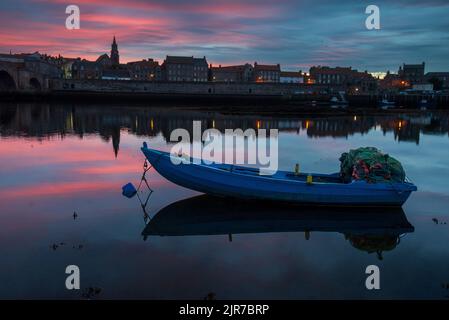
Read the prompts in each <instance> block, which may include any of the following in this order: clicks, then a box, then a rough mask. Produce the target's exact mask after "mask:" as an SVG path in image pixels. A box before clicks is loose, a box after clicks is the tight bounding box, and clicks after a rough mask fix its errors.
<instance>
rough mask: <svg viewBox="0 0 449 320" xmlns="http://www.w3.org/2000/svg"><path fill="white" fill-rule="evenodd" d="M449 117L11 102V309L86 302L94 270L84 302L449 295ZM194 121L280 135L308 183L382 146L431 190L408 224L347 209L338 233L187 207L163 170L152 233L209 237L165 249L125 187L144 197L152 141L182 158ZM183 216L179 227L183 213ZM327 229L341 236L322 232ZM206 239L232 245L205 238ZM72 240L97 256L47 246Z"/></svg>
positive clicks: (1, 181)
mask: <svg viewBox="0 0 449 320" xmlns="http://www.w3.org/2000/svg"><path fill="white" fill-rule="evenodd" d="M448 117H449V116H448V115H447V114H436V113H427V114H389V113H384V114H383V115H382V114H374V113H373V114H370V115H363V114H356V115H354V114H353V115H346V116H341V115H338V116H327V117H326V116H324V115H323V116H321V115H320V116H318V115H317V116H314V117H313V116H311V115H308V116H295V117H292V116H291V117H287V116H285V117H284V116H276V115H274V116H272V117H268V116H260V115H255V114H253V115H234V114H225V113H219V112H216V111H214V112H212V111H204V110H203V111H194V110H183V109H180V108H173V107H172V108H142V107H131V106H120V107H112V106H111V107H109V106H94V105H85V106H83V105H75V106H72V105H48V104H42V105H33V104H19V105H16V104H9V105H5V104H2V105H1V106H0V207H1V209H0V219H1V225H0V253H1V255H2V257H6V258H5V259H3V260H2V263H0V283H2V284H3V286H1V287H0V297H1V298H7V299H10V298H27V299H29V298H67V299H68V298H74V299H79V298H80V295H81V293H80V292H78V293H76V292H73V291H69V290H66V289H65V286H64V281H65V276H66V275H65V273H64V270H65V268H66V266H67V265H68V264H77V265H79V266H80V268H81V271H82V272H81V273H82V279H83V280H82V286H83V288H82V289H87V290H88V291H87V292H89V290H90V289H89V288H88V286H93V287H94V288H95V287H96V288H102V292H101V297H102V298H106V299H110V298H126V299H129V298H154V299H173V298H184V299H198V298H202V297H204V296H205V295H206V294H207V293H208V292H211V291H213V292H216V293H217V298H218V299H238V298H242V299H243V298H244V299H277V298H279V299H282V298H284V299H298V298H301V299H308V298H327V299H335V298H338V299H341V298H349V299H365V298H366V299H373V298H400V299H404V298H441V297H446V296H447V290H446V289H442V283H447V282H448V281H449V273H448V270H449V251H448V248H447V243H448V242H449V232H448V230H449V229H448V228H449V216H448V211H447V208H448V207H449V192H448V188H447V177H449V166H448V161H447V159H448V158H449V139H448V135H447V133H448ZM192 120H201V121H202V123H203V128H206V127H207V126H212V127H214V126H215V127H216V128H218V129H223V128H230V127H232V128H235V127H240V128H242V129H244V128H257V127H260V128H272V127H273V128H276V127H277V128H279V130H280V131H281V134H280V135H279V154H280V155H281V157H280V159H279V160H280V169H282V170H294V164H295V163H298V162H299V163H300V164H301V170H302V171H304V172H306V171H307V170H310V171H317V172H335V171H338V167H339V162H338V157H339V156H340V154H341V153H342V152H344V151H347V150H348V149H351V148H356V147H360V146H366V145H369V146H376V147H379V148H380V149H382V150H384V151H385V152H387V153H389V154H392V155H394V156H395V157H397V158H398V159H400V160H401V162H402V163H403V165H404V167H405V168H406V171H407V175H408V176H409V177H410V178H412V180H413V181H414V182H415V183H416V184H417V185H418V186H419V192H416V193H414V194H413V195H412V196H411V197H410V199H409V200H408V202H407V203H406V204H405V206H404V211H405V212H406V214H407V217H406V218H405V217H404V214H403V212H399V213H396V214H392V215H388V216H385V217H382V218H380V215H378V214H376V213H375V212H373V213H372V214H371V216H375V217H373V218H372V219H371V218H369V217H370V214H365V213H364V215H363V216H362V215H357V214H355V213H354V214H352V215H349V217H348V213H347V212H341V213H338V214H337V215H338V216H340V215H341V216H346V217H348V218H347V219H346V220H343V221H340V220H341V219H340V217H339V218H336V215H331V214H330V213H325V212H324V213H319V212H317V213H318V215H317V214H315V211H317V210H315V209H314V210H311V211H304V210H303V211H302V212H299V213H298V212H294V213H289V212H290V209H285V208H278V207H275V208H272V209H270V208H269V207H266V208H265V204H264V205H254V204H252V205H251V206H250V207H249V208H248V207H247V206H246V205H243V208H241V207H240V206H241V205H240V204H234V203H233V202H231V203H227V204H222V203H221V202H220V203H219V204H218V205H217V204H216V203H215V204H214V205H212V204H211V206H212V208H211V210H207V207H208V206H207V205H206V204H204V202H200V203H198V204H195V203H194V204H193V205H188V203H190V201H189V202H188V203H187V204H185V202H181V205H182V206H181V205H179V204H176V203H177V201H180V200H181V199H187V198H190V197H192V196H196V195H198V193H195V192H193V191H191V190H188V189H185V188H182V187H179V186H176V185H174V184H172V183H170V182H169V181H167V180H165V179H163V178H162V177H161V176H160V175H159V174H157V172H155V171H154V170H149V171H148V174H147V177H148V181H149V184H150V186H151V187H152V188H153V189H154V190H155V192H154V194H153V196H152V199H150V203H149V211H148V213H149V214H150V216H151V217H152V218H153V220H151V222H150V224H149V225H148V228H153V227H150V226H156V227H159V228H160V229H159V231H160V233H161V234H162V233H163V232H167V235H168V232H174V231H176V232H179V234H196V233H198V234H200V233H201V232H204V235H198V236H164V237H161V236H159V235H158V234H157V230H156V231H154V230H153V233H154V234H155V235H148V239H147V241H146V242H144V241H142V236H141V234H142V231H143V229H144V228H145V224H144V223H143V222H142V220H141V219H140V216H139V215H140V214H141V213H140V212H139V215H137V212H138V211H137V210H140V204H139V203H138V201H137V199H132V200H129V199H127V198H124V197H122V196H119V194H120V193H121V187H122V186H123V185H124V184H125V183H127V182H133V183H135V184H136V185H137V184H138V179H139V178H140V177H141V170H142V163H143V161H144V156H143V154H142V152H141V151H140V150H139V148H140V146H141V145H142V143H143V142H144V141H147V142H148V143H149V144H151V145H152V146H154V147H155V148H157V149H161V150H165V149H169V148H170V145H168V144H167V142H166V140H165V139H166V138H167V137H168V133H169V132H170V130H171V129H173V128H178V127H185V128H187V129H190V128H191V126H192ZM403 141H410V142H407V143H402V142H403ZM398 142H401V143H398ZM416 142H418V143H419V145H417V143H416ZM116 153H117V154H118V156H117V157H116ZM145 196H146V194H142V197H141V198H142V201H145V200H146V198H145ZM200 199H203V198H200ZM134 200H135V201H134ZM186 201H187V200H186ZM192 201H196V200H192ZM214 201H215V200H214ZM173 207H174V208H175V209H173V210H174V212H175V213H176V212H179V214H178V215H176V214H174V213H170V211H171V210H172V209H170V208H173ZM195 207H196V210H198V212H195V210H194V209H195ZM245 207H246V209H245ZM163 208H164V209H163ZM167 210H169V211H168V212H167ZM74 212H76V216H77V217H76V219H74ZM156 212H159V213H157V214H156V215H155V216H153V215H154V213H156ZM251 212H257V215H258V217H255V214H252V213H251ZM312 213H313V216H312ZM308 216H309V217H308ZM319 216H323V219H321V220H318V221H317V220H316V219H317V217H319ZM309 218H310V219H309ZM183 219H184V220H183ZM351 219H362V220H351ZM363 219H365V220H363ZM391 219H393V220H391ZM394 219H395V220H394ZM242 220H243V221H242ZM407 220H409V221H410V223H411V224H412V225H413V226H414V227H415V228H416V231H415V232H411V231H412V229H408V228H409V227H410V225H409V224H408V223H407V222H406V221H407ZM276 221H278V222H276ZM324 222H326V223H328V224H327V225H324V226H323V225H320V223H324ZM352 222H354V224H353V225H348V224H349V223H352ZM385 223H387V225H385ZM324 227H326V228H329V229H328V232H325V230H322V231H320V229H319V228H324ZM206 228H208V229H209V233H211V231H210V230H215V231H216V232H217V233H218V232H220V234H223V235H221V236H220V235H216V236H215V235H207V234H206V233H207V232H206V231H207V230H206V231H205V229H206ZM214 228H215V229H214ZM239 228H240V229H239ZM306 229H309V230H306ZM374 230H380V231H379V232H377V231H376V232H374ZM306 231H308V232H309V235H310V238H309V239H310V240H306V239H305V233H306ZM239 232H246V233H243V234H240V233H239ZM404 233H405V234H407V236H406V237H405V238H400V237H399V235H400V234H404ZM229 234H232V242H229V241H228V238H229ZM24 235H25V236H24ZM399 239H400V243H399V245H398V241H399ZM59 243H66V244H70V245H72V244H73V245H78V246H77V248H78V247H79V244H82V245H83V249H82V250H79V249H72V246H62V247H59V248H58V249H57V250H52V249H49V246H50V245H52V244H59ZM389 249H392V250H391V251H389V252H386V251H387V250H389ZM378 251H379V252H380V253H381V254H382V255H383V258H384V259H383V260H382V261H379V260H378V256H377V252H378ZM366 252H372V253H371V254H366ZM370 264H376V265H379V267H380V268H381V269H382V277H381V278H382V280H381V281H382V290H379V291H376V292H373V291H368V290H366V287H365V280H366V274H365V269H366V266H368V265H370ZM30 270H32V271H33V272H30ZM84 286H86V287H85V288H84Z"/></svg>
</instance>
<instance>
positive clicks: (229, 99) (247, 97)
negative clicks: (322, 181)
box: [0, 79, 449, 110]
mask: <svg viewBox="0 0 449 320" xmlns="http://www.w3.org/2000/svg"><path fill="white" fill-rule="evenodd" d="M341 90H342V88H334V87H332V88H331V87H327V86H323V85H304V84H302V85H298V84H286V83H218V82H203V83H191V82H148V81H117V80H67V79H52V80H50V82H49V89H48V90H41V91H36V90H35V91H17V90H16V91H10V92H0V100H1V101H32V102H51V101H55V102H80V103H86V102H87V103H92V102H95V103H108V104H109V103H115V102H123V103H144V104H150V105H151V104H166V103H167V104H172V103H182V104H190V105H216V106H217V107H223V106H227V107H235V106H237V105H240V106H245V108H246V106H248V105H258V106H264V108H265V107H266V106H270V105H271V106H273V105H277V106H282V107H285V108H293V109H298V108H299V109H304V110H307V109H308V108H315V109H316V108H317V107H319V108H321V107H323V108H332V109H340V108H343V107H353V108H359V109H360V108H375V109H376V108H379V106H380V104H381V102H382V100H383V99H384V98H385V97H384V96H382V95H379V94H362V93H360V94H354V95H345V96H344V97H340V96H339V95H338V94H336V93H328V92H332V91H334V92H337V91H339V92H342V91H341ZM337 96H338V97H339V100H340V101H337V102H335V101H333V100H335V98H336V97H337ZM341 98H343V99H345V100H344V101H341ZM388 100H389V101H390V102H391V103H392V104H390V105H388V107H394V106H396V107H405V108H409V109H417V108H422V107H423V102H425V106H426V108H429V109H430V108H432V109H446V110H449V94H438V95H430V94H418V93H413V94H397V95H389V96H388Z"/></svg>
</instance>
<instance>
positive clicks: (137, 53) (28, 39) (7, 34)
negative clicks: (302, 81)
mask: <svg viewBox="0 0 449 320" xmlns="http://www.w3.org/2000/svg"><path fill="white" fill-rule="evenodd" d="M70 4H76V5H78V6H79V7H80V10H81V29H80V30H67V29H66V28H65V20H66V17H67V14H66V13H65V8H66V6H68V5H70ZM370 4H375V5H377V6H379V8H380V13H381V30H371V31H369V30H367V29H366V28H365V19H366V17H367V15H366V14H365V8H366V7H367V6H368V5H370ZM113 35H115V36H116V38H117V42H118V45H119V51H120V57H121V62H127V61H132V60H140V59H142V58H154V59H156V60H159V61H162V60H163V59H164V58H165V56H166V55H167V54H168V55H188V56H190V55H194V56H198V57H202V56H206V57H207V59H208V62H209V63H213V64H222V65H229V64H234V63H245V62H248V63H253V62H254V61H258V62H259V63H280V64H281V65H282V67H283V68H284V69H287V70H298V69H302V70H308V68H309V67H310V66H312V65H330V66H352V67H353V68H357V69H359V70H368V71H370V72H375V71H386V70H392V71H393V72H397V69H398V67H399V65H400V64H402V63H404V62H405V63H421V62H422V61H425V62H426V63H427V67H426V71H449V1H448V0H430V1H416V0H398V1H373V2H364V1H360V0H350V1H335V0H297V1H295V0H276V1H275V0H240V1H237V0H129V1H123V0H120V1H119V0H73V1H67V0H50V1H44V0H28V1H26V0H1V2H0V52H2V53H9V52H10V50H11V51H12V52H13V53H19V52H34V51H39V52H41V53H48V54H52V55H57V54H59V53H60V54H61V55H63V56H67V57H78V56H80V57H83V58H87V59H92V60H94V59H96V58H97V57H98V56H99V55H101V54H103V53H108V54H109V50H110V43H111V41H112V36H113Z"/></svg>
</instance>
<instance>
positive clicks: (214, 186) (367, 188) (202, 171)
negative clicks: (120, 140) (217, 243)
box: [141, 142, 417, 206]
mask: <svg viewBox="0 0 449 320" xmlns="http://www.w3.org/2000/svg"><path fill="white" fill-rule="evenodd" d="M141 150H142V152H143V153H144V154H145V157H146V158H147V159H148V161H149V162H150V163H151V165H152V166H153V167H154V169H155V170H156V171H157V172H158V173H159V174H160V175H162V176H163V177H164V178H166V179H167V180H169V181H171V182H173V183H175V184H177V185H180V186H182V187H185V188H188V189H192V190H195V191H199V192H203V193H207V194H211V195H215V196H225V197H234V198H241V199H258V200H271V201H285V202H293V203H300V204H307V205H310V204H313V205H342V206H402V204H404V202H405V201H406V200H407V199H408V197H409V196H410V194H411V193H412V192H413V191H416V190H417V188H416V186H415V185H414V184H413V183H411V182H409V181H406V182H402V183H397V182H388V183H368V182H366V181H364V180H353V181H351V182H349V183H345V182H344V181H343V180H342V179H341V177H340V174H339V173H335V174H319V173H301V174H295V173H294V172H289V171H277V172H276V173H275V174H274V175H271V176H267V175H260V170H259V169H257V168H249V167H242V166H236V165H230V164H206V163H204V162H203V161H198V162H199V163H198V164H197V163H196V161H193V159H190V161H189V163H181V164H174V163H176V162H179V157H178V156H177V155H171V154H170V153H168V152H163V151H159V150H154V149H150V148H148V146H147V144H146V143H145V142H144V144H143V147H142V148H141ZM175 158H178V159H175ZM310 177H312V181H310V180H309V179H310ZM308 180H309V181H308Z"/></svg>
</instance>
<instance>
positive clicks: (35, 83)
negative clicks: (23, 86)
mask: <svg viewBox="0 0 449 320" xmlns="http://www.w3.org/2000/svg"><path fill="white" fill-rule="evenodd" d="M30 87H31V88H32V89H34V90H36V91H41V90H42V85H41V83H40V81H39V80H38V79H37V78H31V79H30Z"/></svg>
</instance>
